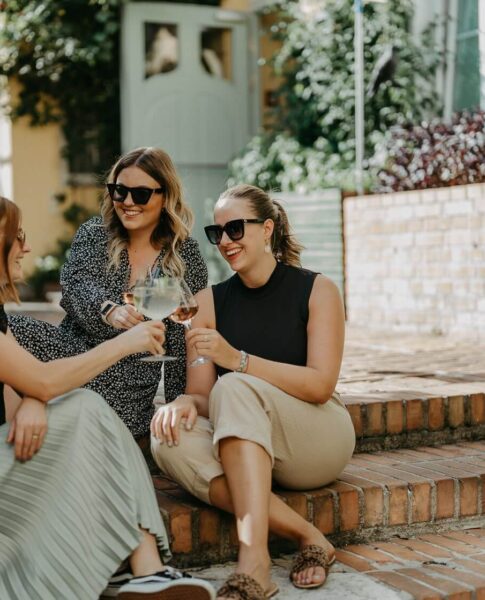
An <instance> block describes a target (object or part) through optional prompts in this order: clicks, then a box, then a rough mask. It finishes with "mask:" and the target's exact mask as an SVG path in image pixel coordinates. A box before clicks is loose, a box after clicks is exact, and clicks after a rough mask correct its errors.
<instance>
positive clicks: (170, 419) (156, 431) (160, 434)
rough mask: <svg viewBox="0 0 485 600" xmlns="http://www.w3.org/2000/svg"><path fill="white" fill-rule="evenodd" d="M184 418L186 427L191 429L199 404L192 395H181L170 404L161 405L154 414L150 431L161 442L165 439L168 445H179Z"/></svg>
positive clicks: (188, 429)
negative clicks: (197, 404)
mask: <svg viewBox="0 0 485 600" xmlns="http://www.w3.org/2000/svg"><path fill="white" fill-rule="evenodd" d="M182 419H185V429H186V430H187V431H190V430H191V429H192V427H193V426H194V423H195V421H196V419H197V406H196V404H195V400H194V399H193V398H192V396H187V395H185V394H184V395H182V396H179V397H178V398H177V399H176V400H174V401H173V402H170V404H165V405H164V406H161V407H160V408H159V409H158V410H157V412H156V413H155V414H154V415H153V418H152V422H151V424H150V431H151V433H152V435H153V436H154V437H156V438H157V439H158V440H159V441H160V443H161V444H163V442H164V441H166V442H167V445H168V446H173V445H175V446H178V443H179V440H180V432H179V428H180V425H181V421H182Z"/></svg>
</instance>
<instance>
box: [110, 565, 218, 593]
mask: <svg viewBox="0 0 485 600" xmlns="http://www.w3.org/2000/svg"><path fill="white" fill-rule="evenodd" d="M215 597H216V593H215V590H214V588H213V587H212V586H211V584H210V583H209V582H207V581H204V580H203V579H198V578H196V577H192V576H191V575H189V574H188V573H182V572H181V571H177V570H175V569H172V568H171V567H167V568H166V569H164V570H163V571H159V572H158V573H155V574H154V575H146V576H145V577H133V579H132V580H131V581H130V582H128V583H126V584H125V585H123V586H122V587H121V588H120V590H119V593H118V598H120V599H121V600H215Z"/></svg>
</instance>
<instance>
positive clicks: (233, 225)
mask: <svg viewBox="0 0 485 600" xmlns="http://www.w3.org/2000/svg"><path fill="white" fill-rule="evenodd" d="M246 223H264V219H234V221H228V222H227V223H226V224H225V225H224V226H222V225H207V227H204V231H205V234H206V236H207V239H208V240H209V242H210V243H211V244H220V243H221V240H222V236H223V235H224V232H226V233H227V236H228V237H229V238H230V239H231V240H232V241H233V242H236V241H237V240H240V239H242V238H243V237H244V225H245V224H246Z"/></svg>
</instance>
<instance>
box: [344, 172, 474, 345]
mask: <svg viewBox="0 0 485 600" xmlns="http://www.w3.org/2000/svg"><path fill="white" fill-rule="evenodd" d="M344 232H345V244H346V250H345V252H346V254H345V263H346V264H345V266H346V300H347V313H348V319H349V322H351V323H353V324H362V325H366V326H369V327H372V328H385V329H391V328H392V329H393V330H402V331H410V332H433V333H437V334H439V333H443V334H459V335H463V336H467V337H469V338H473V339H482V340H483V339H485V293H484V292H485V185H482V184H475V185H468V186H457V187H452V188H440V189H430V190H423V191H413V192H399V193H394V194H383V195H372V196H365V197H360V198H359V197H357V198H356V197H352V198H347V199H346V200H345V202H344Z"/></svg>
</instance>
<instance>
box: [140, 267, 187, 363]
mask: <svg viewBox="0 0 485 600" xmlns="http://www.w3.org/2000/svg"><path fill="white" fill-rule="evenodd" d="M180 289H181V288H180V285H179V280H178V279H177V278H176V277H169V276H162V277H156V278H153V277H152V276H151V273H150V275H149V276H147V277H146V278H145V279H142V280H140V281H138V282H137V283H136V284H135V286H134V288H133V302H134V305H135V308H136V310H137V311H138V312H139V313H142V314H143V315H145V316H146V317H148V318H150V319H154V320H155V319H160V320H161V319H164V318H165V317H169V316H171V315H172V313H174V312H175V311H176V310H177V309H178V308H179V306H180ZM177 359H178V357H177V356H167V355H165V354H154V355H152V356H145V357H143V358H142V359H141V360H143V361H145V362H166V361H169V360H177Z"/></svg>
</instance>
